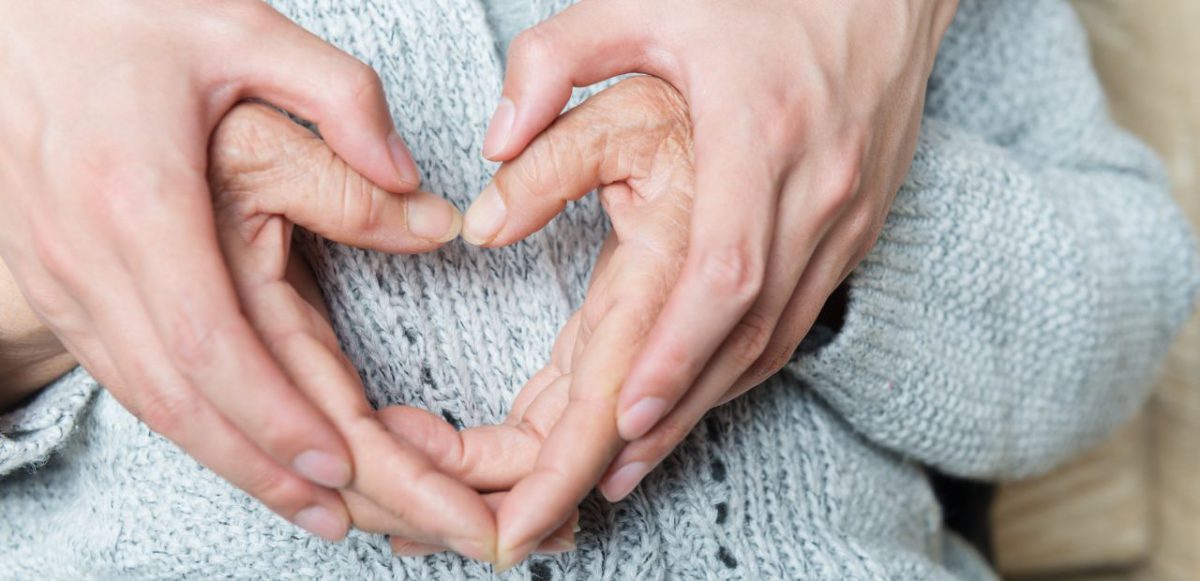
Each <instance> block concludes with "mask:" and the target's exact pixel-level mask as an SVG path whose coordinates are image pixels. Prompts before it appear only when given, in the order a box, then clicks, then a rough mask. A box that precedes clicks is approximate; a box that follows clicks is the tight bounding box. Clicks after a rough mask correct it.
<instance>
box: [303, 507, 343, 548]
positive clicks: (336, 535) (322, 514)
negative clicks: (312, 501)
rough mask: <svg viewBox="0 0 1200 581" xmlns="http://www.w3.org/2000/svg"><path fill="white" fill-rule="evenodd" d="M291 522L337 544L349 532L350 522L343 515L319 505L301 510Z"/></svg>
mask: <svg viewBox="0 0 1200 581" xmlns="http://www.w3.org/2000/svg"><path fill="white" fill-rule="evenodd" d="M292 522H293V523H294V524H295V525H296V526H298V527H300V528H302V529H304V530H306V531H308V532H310V533H312V534H314V535H317V536H318V537H321V538H322V539H325V540H327V541H330V542H338V541H340V540H342V539H344V538H346V535H347V534H348V533H349V532H350V520H349V518H348V517H347V516H346V515H345V514H344V512H343V514H341V515H339V514H338V513H337V512H335V511H333V510H331V509H329V508H328V507H325V506H321V505H313V506H310V507H308V508H305V509H302V510H301V511H300V512H297V513H296V514H295V515H294V516H293V517H292Z"/></svg>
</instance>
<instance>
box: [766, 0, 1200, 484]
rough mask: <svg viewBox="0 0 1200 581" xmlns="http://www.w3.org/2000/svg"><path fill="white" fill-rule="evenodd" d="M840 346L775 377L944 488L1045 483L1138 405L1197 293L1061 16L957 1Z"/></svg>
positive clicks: (1184, 235) (837, 341) (1199, 281)
mask: <svg viewBox="0 0 1200 581" xmlns="http://www.w3.org/2000/svg"><path fill="white" fill-rule="evenodd" d="M849 282H850V284H849V287H850V288H849V299H848V303H847V309H846V314H845V321H844V324H843V326H842V328H841V330H840V332H839V333H838V334H837V336H836V337H834V338H833V339H832V341H831V342H829V343H828V344H826V345H825V346H824V347H822V348H820V349H819V350H817V351H815V352H812V353H808V354H805V355H802V356H800V357H798V358H797V359H796V360H794V361H793V363H792V364H790V366H789V372H791V373H794V374H796V375H798V376H799V377H800V378H802V379H803V380H805V382H806V383H807V384H809V385H810V386H811V387H812V389H814V390H816V391H818V392H819V393H820V394H821V395H822V396H823V398H824V399H825V400H826V401H827V402H828V403H829V404H830V405H831V406H833V407H834V408H835V409H837V410H838V411H839V412H840V413H841V414H842V416H843V417H844V418H845V419H846V420H847V421H848V422H849V423H851V424H852V425H853V426H854V427H855V428H856V429H857V430H858V431H859V432H860V433H861V434H863V435H864V436H865V437H867V438H869V439H870V440H872V441H874V442H875V443H877V444H878V445H880V446H883V447H885V448H889V449H892V450H894V451H896V452H898V453H900V454H902V455H904V456H907V457H911V458H914V459H916V460H918V461H921V462H924V463H927V464H929V465H932V466H935V467H937V468H939V469H941V470H943V471H945V472H947V473H951V474H955V475H959V476H967V477H981V478H1008V477H1023V476H1027V475H1031V474H1035V473H1039V472H1042V471H1045V470H1048V469H1050V468H1052V467H1053V466H1055V465H1056V464H1057V463H1059V462H1061V461H1062V460H1064V459H1066V458H1068V457H1069V456H1071V455H1073V454H1075V453H1078V452H1080V451H1082V450H1083V449H1085V448H1086V447H1088V446H1091V445H1093V444H1095V443H1097V442H1098V440H1100V439H1102V438H1103V437H1104V436H1106V435H1107V434H1109V433H1110V432H1111V431H1113V430H1114V429H1115V428H1116V427H1117V426H1119V425H1120V424H1121V423H1122V422H1124V421H1126V420H1127V419H1128V418H1129V417H1131V416H1132V415H1133V413H1134V412H1135V411H1136V410H1137V408H1138V406H1139V405H1140V404H1141V403H1142V402H1143V400H1144V399H1145V397H1146V395H1147V393H1148V392H1149V387H1150V386H1151V384H1152V381H1153V378H1154V376H1155V373H1156V371H1157V369H1158V367H1159V365H1160V363H1161V361H1162V358H1163V357H1164V355H1165V353H1166V351H1167V348H1168V346H1169V344H1170V343H1171V341H1172V339H1173V337H1174V336H1175V334H1176V332H1177V331H1178V328H1179V327H1180V325H1181V324H1182V323H1183V321H1184V320H1185V319H1186V318H1187V316H1188V314H1189V313H1190V312H1191V309H1192V307H1193V304H1194V302H1195V299H1196V297H1197V288H1198V287H1200V261H1198V259H1197V254H1196V249H1195V245H1194V241H1193V239H1192V235H1191V231H1190V230H1189V228H1188V225H1187V223H1186V221H1185V220H1184V219H1183V217H1182V214H1181V213H1180V211H1179V210H1178V208H1177V207H1176V206H1175V204H1174V203H1173V201H1172V199H1171V197H1170V195H1169V193H1168V191H1167V188H1166V186H1165V184H1164V179H1163V177H1162V171H1161V169H1160V167H1159V165H1158V163H1157V162H1156V160H1155V158H1154V157H1153V155H1152V154H1151V153H1150V152H1149V151H1148V150H1147V149H1146V148H1145V147H1144V146H1142V145H1141V144H1140V143H1138V142H1137V141H1136V140H1134V139H1133V138H1132V137H1130V136H1128V135H1127V134H1125V133H1124V132H1122V131H1121V130H1119V129H1118V128H1116V127H1115V126H1114V125H1113V124H1112V122H1111V121H1110V120H1109V118H1108V116H1107V113H1106V112H1105V106H1104V100H1103V96H1102V93H1101V91H1100V88H1099V86H1098V83H1097V81H1096V79H1095V77H1094V75H1093V73H1092V71H1091V68H1090V63H1089V61H1088V57H1087V51H1086V41H1085V38H1084V36H1083V34H1082V31H1081V29H1080V27H1079V25H1078V22H1077V20H1076V19H1075V17H1074V15H1073V13H1071V12H1070V9H1069V7H1067V6H1065V5H1063V4H1059V3H1056V2H1043V1H1042V0H1032V1H1029V2H1024V1H1018V0H1013V1H1011V2H1010V1H1006V2H987V1H979V2H972V1H970V0H967V1H964V2H963V3H962V5H961V12H960V14H959V16H958V19H957V20H956V23H955V25H954V26H953V27H952V28H951V31H950V32H949V33H948V34H947V39H946V42H945V43H944V45H943V52H942V53H941V55H940V56H939V63H938V66H937V68H935V72H934V76H933V78H932V79H931V84H930V95H929V107H928V110H927V118H926V122H925V125H924V127H923V129H922V135H921V137H920V141H919V144H918V148H917V154H916V157H915V159H914V162H913V166H912V169H911V171H910V174H909V177H908V180H907V182H906V184H905V186H904V187H903V188H902V190H901V191H900V193H899V194H898V196H897V198H896V201H895V204H894V206H893V210H892V214H891V215H890V217H889V219H888V222H887V224H886V226H885V228H884V231H883V233H882V234H881V237H880V240H879V242H878V244H877V246H876V248H875V249H874V250H873V251H872V253H871V254H870V255H869V256H868V257H867V258H866V259H865V260H864V262H863V263H862V265H861V266H860V267H859V268H858V269H857V270H856V272H855V273H854V274H853V275H852V277H851V279H850V281H849Z"/></svg>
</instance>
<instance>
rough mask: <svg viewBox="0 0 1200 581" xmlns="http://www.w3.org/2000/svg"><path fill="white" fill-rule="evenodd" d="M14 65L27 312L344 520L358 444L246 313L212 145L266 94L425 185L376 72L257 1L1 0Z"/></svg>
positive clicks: (109, 380) (204, 457)
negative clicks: (242, 105)
mask: <svg viewBox="0 0 1200 581" xmlns="http://www.w3.org/2000/svg"><path fill="white" fill-rule="evenodd" d="M0 78H3V79H4V82H3V88H2V89H0V97H2V98H0V134H2V135H3V136H4V140H3V143H2V144H0V208H3V211H2V212H0V256H2V257H3V260H4V261H5V263H6V264H7V265H8V267H9V268H10V269H11V270H12V273H13V275H14V277H15V280H16V281H17V282H18V284H19V286H20V288H21V291H22V293H23V294H24V296H25V297H26V298H27V299H28V301H29V304H30V306H31V307H32V308H33V310H34V311H35V312H36V313H37V315H38V316H39V317H40V318H41V319H42V320H43V321H45V322H46V324H47V325H48V326H49V328H50V329H51V330H52V331H53V332H54V334H55V335H57V336H58V338H59V339H61V340H62V342H63V344H64V345H65V346H66V348H67V349H68V350H69V351H70V353H71V355H72V356H74V357H75V358H76V359H78V361H80V362H81V363H82V364H83V365H84V367H86V368H87V369H88V370H89V371H90V372H91V373H92V374H93V375H94V376H95V377H96V378H97V379H98V380H100V381H101V382H102V383H103V384H104V385H105V386H106V387H107V388H108V389H109V391H110V392H111V393H112V394H113V396H114V397H115V398H116V399H117V400H118V401H120V402H121V403H122V404H123V405H124V406H125V407H127V408H128V409H129V410H130V411H131V412H133V413H134V414H135V415H137V416H138V417H139V418H141V419H142V420H143V421H144V422H145V423H146V424H147V425H149V426H150V427H151V428H152V429H154V430H155V431H157V432H159V433H162V434H163V435H165V436H167V437H168V438H170V439H171V440H173V441H175V442H176V443H177V444H179V445H180V447H182V448H183V449H184V450H185V451H187V452H188V453H189V454H191V455H192V456H194V457H195V458H196V459H197V460H199V461H200V462H201V463H203V464H204V465H206V466H208V467H209V468H211V469H212V470H213V471H215V472H216V473H218V474H220V475H221V476H223V477H225V478H226V479H228V480H229V481H230V482H232V483H234V484H235V485H237V486H239V487H241V488H243V489H245V490H246V491H247V492H249V493H250V494H252V495H254V496H255V497H257V498H259V499H260V500H262V501H263V502H264V503H266V505H267V506H269V507H271V508H272V509H273V510H275V511H276V512H279V513H280V514H282V515H284V516H286V517H288V518H293V519H298V520H303V518H302V517H303V515H306V514H307V515H310V516H311V514H312V513H306V512H304V511H305V510H306V509H307V508H309V507H317V506H320V507H324V508H326V509H328V510H329V511H332V512H333V513H334V514H335V515H340V517H339V518H342V519H344V517H345V508H344V507H343V506H342V504H341V501H340V500H339V499H338V496H337V495H336V494H335V493H334V492H333V491H332V490H329V489H328V488H325V487H339V486H344V485H346V484H347V483H350V482H352V481H354V480H355V479H354V476H353V474H352V473H351V466H350V462H349V460H350V452H349V451H348V450H347V448H346V445H345V443H344V442H343V441H342V439H341V437H340V436H339V435H338V431H337V430H336V429H335V427H334V426H333V424H332V422H331V421H330V419H329V418H327V417H325V415H324V414H323V413H321V411H319V410H318V409H317V407H316V406H315V405H313V403H312V401H311V400H310V397H309V396H308V395H307V394H306V393H305V391H304V389H303V388H302V387H301V386H297V385H296V384H295V383H294V382H293V381H292V380H291V379H289V377H288V375H287V374H286V373H284V371H283V370H282V369H281V368H280V366H279V364H278V363H277V362H276V361H275V360H274V359H273V358H272V357H271V353H270V350H269V349H268V347H267V345H266V344H264V342H263V341H262V340H261V339H260V338H259V336H258V335H257V334H256V333H255V332H254V328H253V327H252V325H251V324H250V322H249V321H248V320H247V319H246V318H245V317H244V316H243V315H242V312H241V310H240V308H239V304H238V299H237V296H236V294H235V292H234V287H233V282H232V280H231V278H230V274H229V272H228V268H227V266H226V264H225V263H224V261H223V260H222V257H221V254H220V251H219V248H218V244H217V237H216V233H215V230H214V227H213V218H212V216H213V213H212V207H211V199H210V195H209V189H208V186H207V182H206V180H205V168H206V167H207V166H208V164H207V162H206V151H207V145H208V142H209V135H210V133H211V131H212V129H213V128H214V127H215V126H216V125H217V123H218V121H219V120H220V119H221V118H222V117H223V116H224V115H225V113H226V111H228V110H229V109H230V108H231V107H232V106H233V105H234V104H235V103H236V102H238V101H239V100H242V99H246V98H261V99H265V100H268V101H271V102H273V103H275V104H277V105H279V106H281V107H284V108H286V109H288V110H290V111H292V112H293V113H295V114H297V115H300V116H302V117H304V118H306V119H309V120H311V121H313V122H316V123H317V124H318V125H319V126H320V128H321V132H322V134H323V135H324V137H325V139H326V140H327V141H328V143H329V145H330V146H331V147H332V148H333V150H334V151H336V152H337V154H338V155H339V156H341V157H342V158H344V159H345V160H346V161H347V163H348V164H349V165H350V166H352V167H354V168H356V169H357V170H358V171H360V172H361V173H362V175H364V176H366V177H367V178H369V179H370V180H371V181H373V182H376V183H379V184H383V185H384V186H385V187H386V188H387V189H389V190H395V191H397V192H399V191H411V190H413V189H415V188H416V186H417V184H418V181H419V179H418V176H417V173H416V169H415V166H414V165H413V163H412V160H411V159H410V157H409V155H408V153H407V151H406V149H405V148H404V145H403V143H402V142H401V141H400V139H399V138H398V137H396V135H395V133H394V131H393V124H392V121H391V119H390V117H389V114H388V108H387V105H386V103H385V101H384V96H383V92H382V90H381V87H380V83H379V81H378V77H377V76H376V75H375V74H374V72H373V71H371V69H370V68H369V67H367V66H366V65H364V64H363V63H361V62H359V61H357V60H355V59H353V58H352V57H350V56H349V55H346V54H345V53H342V52H340V51H338V50H336V49H334V48H333V47H331V46H329V45H327V44H326V43H324V42H322V41H320V40H319V39H317V38H315V37H313V36H312V35H310V34H308V33H307V32H305V31H304V30H303V29H301V28H299V27H298V26H296V25H294V24H293V23H291V22H290V21H288V20H287V19H286V18H284V17H283V16H281V15H280V14H278V13H276V12H274V11H273V10H271V9H270V8H269V7H267V6H266V5H265V4H263V3H262V2H259V1H257V0H232V1H229V2H221V3H218V4H213V3H210V2H200V1H195V0H189V1H183V2H169V3H163V2H156V1H152V0H115V1H111V2H86V3H78V2H73V3H57V2H51V3H43V2H4V3H0ZM397 203H398V202H397ZM421 227H422V226H421V225H419V224H413V225H412V231H413V232H414V233H416V232H422V233H425V234H429V232H428V231H427V230H419V229H420V228H421ZM440 234H441V232H438V233H436V234H434V235H433V236H432V237H433V238H438V237H440ZM335 520H337V519H335ZM309 524H311V523H309ZM322 532H323V533H331V532H333V533H334V534H333V535H332V536H338V535H339V534H340V533H336V531H333V529H332V528H325V529H324V530H323V531H322Z"/></svg>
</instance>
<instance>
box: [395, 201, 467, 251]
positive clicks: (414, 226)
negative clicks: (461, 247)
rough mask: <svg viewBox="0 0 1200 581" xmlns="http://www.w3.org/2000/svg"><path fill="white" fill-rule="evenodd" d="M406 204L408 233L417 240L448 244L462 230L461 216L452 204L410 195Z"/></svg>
mask: <svg viewBox="0 0 1200 581" xmlns="http://www.w3.org/2000/svg"><path fill="white" fill-rule="evenodd" d="M407 204H408V208H407V209H408V214H407V219H408V231H409V232H410V233H411V234H412V235H413V236H416V237H418V238H424V239H425V240H432V241H434V242H439V243H440V242H449V241H451V240H453V239H454V237H456V236H458V232H459V230H461V229H462V214H459V213H458V209H456V208H455V207H454V205H453V204H451V203H449V202H446V201H444V200H442V199H439V198H437V197H433V196H425V195H421V194H411V195H410V197H409V198H408V200H407Z"/></svg>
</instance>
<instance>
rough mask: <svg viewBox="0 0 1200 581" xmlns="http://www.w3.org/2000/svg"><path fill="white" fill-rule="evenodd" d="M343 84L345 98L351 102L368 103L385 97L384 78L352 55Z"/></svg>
mask: <svg viewBox="0 0 1200 581" xmlns="http://www.w3.org/2000/svg"><path fill="white" fill-rule="evenodd" d="M350 59H351V62H350V63H349V64H347V65H346V71H345V82H344V85H343V89H342V90H343V91H344V99H345V100H346V101H348V102H350V103H356V104H361V103H366V102H370V101H375V100H379V99H382V98H383V79H381V78H380V77H379V73H378V72H377V71H376V70H375V69H374V68H372V67H371V65H368V64H367V63H364V62H362V61H360V60H358V59H355V58H353V57H350Z"/></svg>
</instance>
